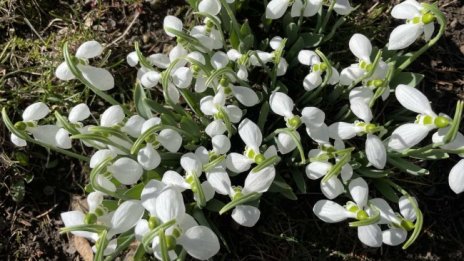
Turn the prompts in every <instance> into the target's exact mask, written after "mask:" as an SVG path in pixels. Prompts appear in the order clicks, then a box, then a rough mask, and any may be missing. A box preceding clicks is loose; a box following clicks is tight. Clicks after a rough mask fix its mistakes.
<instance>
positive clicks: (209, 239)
mask: <svg viewBox="0 0 464 261" xmlns="http://www.w3.org/2000/svg"><path fill="white" fill-rule="evenodd" d="M178 243H179V244H180V245H182V247H184V249H185V251H187V253H188V254H189V255H191V256H192V257H194V258H196V259H200V260H206V259H209V258H211V257H213V256H214V255H216V254H217V253H218V252H219V249H220V245H219V240H218V238H217V236H216V234H214V232H213V231H212V230H211V229H209V228H208V227H205V226H196V227H192V228H190V229H188V230H187V231H185V233H184V234H183V235H182V237H181V238H179V240H178Z"/></svg>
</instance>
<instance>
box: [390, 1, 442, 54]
mask: <svg viewBox="0 0 464 261" xmlns="http://www.w3.org/2000/svg"><path fill="white" fill-rule="evenodd" d="M391 14H392V16H393V17H394V18H396V19H402V20H406V23H405V24H402V25H400V26H398V27H396V28H395V29H394V30H393V31H392V32H391V34H390V39H389V41H388V49H389V50H400V49H404V48H407V47H408V46H410V45H411V44H413V43H414V42H415V41H416V40H417V38H419V37H420V36H421V35H424V39H425V41H426V42H428V41H429V40H430V38H432V35H433V32H434V31H435V25H434V23H433V21H434V20H435V17H434V15H433V14H431V13H428V12H425V11H424V8H423V7H422V5H421V4H420V3H418V2H417V1H415V0H407V1H404V2H402V3H400V4H398V5H396V6H395V7H393V9H392V12H391Z"/></svg>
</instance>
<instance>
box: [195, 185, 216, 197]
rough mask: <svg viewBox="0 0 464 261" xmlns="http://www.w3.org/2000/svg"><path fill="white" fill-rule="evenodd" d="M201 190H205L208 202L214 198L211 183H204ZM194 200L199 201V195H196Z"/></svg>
mask: <svg viewBox="0 0 464 261" xmlns="http://www.w3.org/2000/svg"><path fill="white" fill-rule="evenodd" d="M201 188H202V189H203V193H204V195H205V201H206V202H208V201H210V200H211V199H213V198H214V193H215V191H214V188H213V186H212V185H211V184H210V183H209V181H203V183H201ZM193 198H194V199H195V201H197V194H194V195H193Z"/></svg>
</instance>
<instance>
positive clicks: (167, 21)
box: [163, 15, 184, 37]
mask: <svg viewBox="0 0 464 261" xmlns="http://www.w3.org/2000/svg"><path fill="white" fill-rule="evenodd" d="M183 27H184V24H183V23H182V20H180V19H179V18H177V17H175V16H172V15H167V16H166V17H164V20H163V28H164V31H165V32H166V34H167V35H168V36H171V37H176V35H175V34H173V33H171V32H170V30H176V31H180V32H182V28H183Z"/></svg>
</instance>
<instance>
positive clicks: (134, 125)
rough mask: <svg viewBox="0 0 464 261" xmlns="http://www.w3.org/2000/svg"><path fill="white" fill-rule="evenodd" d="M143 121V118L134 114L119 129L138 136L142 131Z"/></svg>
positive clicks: (135, 136)
mask: <svg viewBox="0 0 464 261" xmlns="http://www.w3.org/2000/svg"><path fill="white" fill-rule="evenodd" d="M144 123H145V119H144V118H142V117H141V116H140V115H137V114H136V115H133V116H131V117H130V118H129V119H128V120H127V122H126V123H125V124H124V127H122V129H121V130H122V131H124V132H125V133H127V134H129V135H130V136H132V137H134V138H138V137H139V136H140V134H141V132H142V126H143V124H144Z"/></svg>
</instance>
